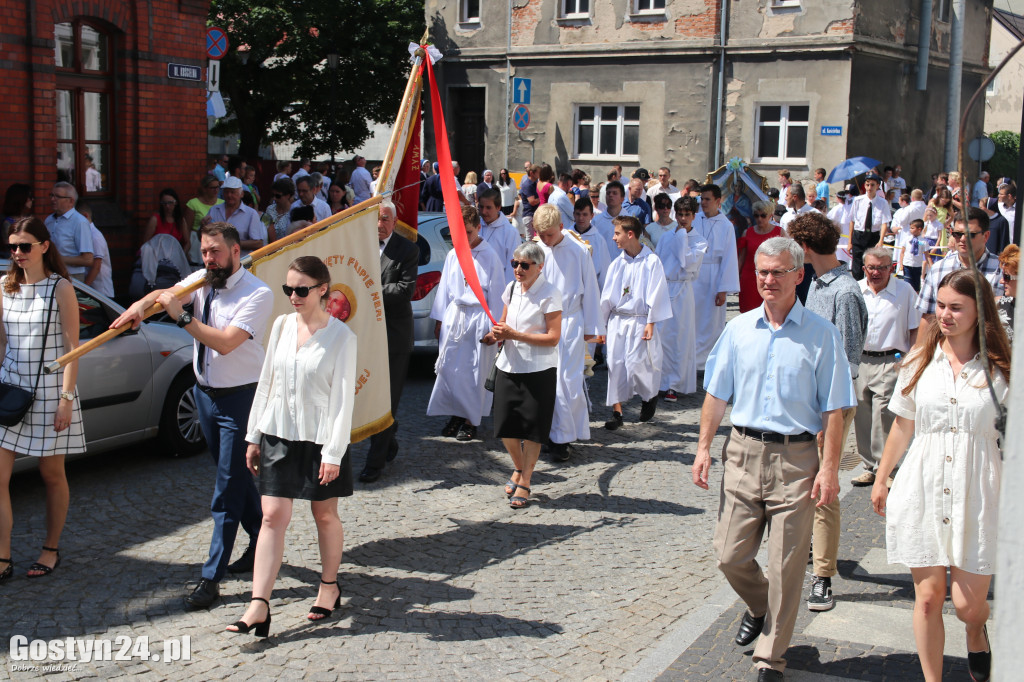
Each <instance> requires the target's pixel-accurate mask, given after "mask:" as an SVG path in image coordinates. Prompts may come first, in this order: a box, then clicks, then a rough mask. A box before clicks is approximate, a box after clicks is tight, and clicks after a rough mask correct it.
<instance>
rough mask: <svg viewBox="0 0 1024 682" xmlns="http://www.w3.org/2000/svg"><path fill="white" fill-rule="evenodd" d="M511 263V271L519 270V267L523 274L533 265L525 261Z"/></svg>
mask: <svg viewBox="0 0 1024 682" xmlns="http://www.w3.org/2000/svg"><path fill="white" fill-rule="evenodd" d="M511 263H512V269H513V270H515V269H516V268H520V267H521V268H522V269H523V271H524V272H525V271H526V270H529V269H530V266H531V265H533V263H531V262H530V261H527V260H512V261H511Z"/></svg>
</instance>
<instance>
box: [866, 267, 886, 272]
mask: <svg viewBox="0 0 1024 682" xmlns="http://www.w3.org/2000/svg"><path fill="white" fill-rule="evenodd" d="M864 269H865V270H867V271H868V272H886V271H887V270H892V266H891V265H865V266H864Z"/></svg>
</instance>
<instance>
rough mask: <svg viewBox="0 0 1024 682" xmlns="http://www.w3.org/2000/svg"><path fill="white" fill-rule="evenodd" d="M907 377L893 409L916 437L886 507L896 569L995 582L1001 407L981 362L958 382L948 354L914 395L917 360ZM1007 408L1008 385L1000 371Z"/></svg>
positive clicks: (998, 387) (999, 390) (938, 354)
mask: <svg viewBox="0 0 1024 682" xmlns="http://www.w3.org/2000/svg"><path fill="white" fill-rule="evenodd" d="M907 365H908V366H904V368H903V370H902V371H901V372H900V377H899V380H898V381H897V383H896V389H895V391H894V393H893V398H892V400H891V401H890V402H889V409H890V410H891V411H892V412H893V413H895V414H896V415H898V416H900V417H904V418H906V419H913V420H914V428H915V437H914V441H913V443H912V444H911V446H910V450H909V452H908V453H907V456H906V459H905V460H904V463H903V465H902V466H901V467H900V469H899V471H898V473H897V474H896V479H895V481H894V482H893V485H892V489H891V490H890V492H889V497H888V501H887V503H886V515H885V518H886V533H885V535H886V545H887V547H888V558H889V563H900V564H905V565H906V566H909V567H911V568H925V567H930V566H956V567H957V568H960V569H963V570H965V571H968V572H970V573H977V574H980V575H992V574H993V573H994V572H995V565H996V527H997V523H998V510H999V480H1000V477H1001V474H1002V459H1001V457H1000V452H999V442H998V432H997V431H996V427H995V420H996V416H997V412H998V410H997V406H996V405H995V404H994V403H993V401H992V396H991V394H990V393H989V390H988V388H987V386H986V383H985V375H984V372H983V364H982V361H981V358H980V356H977V355H976V356H975V357H974V358H973V359H972V360H971V361H970V362H968V363H967V364H965V365H964V366H963V369H962V370H961V371H960V373H959V374H958V375H954V374H953V370H952V367H951V366H950V364H949V359H948V358H947V357H946V355H945V353H943V352H942V350H941V347H939V348H936V349H935V355H934V357H933V358H932V361H931V362H930V363H929V364H928V366H927V367H926V368H925V370H924V373H923V374H922V375H921V379H920V380H919V381H918V382H917V384H916V385H915V386H914V388H913V390H911V391H910V393H908V394H907V395H903V389H904V388H905V387H906V385H907V384H908V383H909V381H910V378H911V377H912V376H913V368H914V365H913V360H912V359H911V360H910V362H908V363H907ZM993 385H994V387H995V392H996V395H997V396H998V398H999V401H1000V403H1005V401H1006V399H1007V396H1008V394H1009V385H1008V384H1007V382H1006V378H1005V377H1004V376H1003V374H1002V372H1000V371H999V370H998V369H996V370H994V371H993Z"/></svg>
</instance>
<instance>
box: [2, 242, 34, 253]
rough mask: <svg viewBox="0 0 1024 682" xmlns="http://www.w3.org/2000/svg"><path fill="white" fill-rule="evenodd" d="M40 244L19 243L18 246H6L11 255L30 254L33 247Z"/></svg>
mask: <svg viewBox="0 0 1024 682" xmlns="http://www.w3.org/2000/svg"><path fill="white" fill-rule="evenodd" d="M40 244H42V242H21V243H20V244H8V245H7V248H8V249H9V250H10V252H11V253H15V252H16V251H21V252H22V253H32V247H33V246H39V245H40Z"/></svg>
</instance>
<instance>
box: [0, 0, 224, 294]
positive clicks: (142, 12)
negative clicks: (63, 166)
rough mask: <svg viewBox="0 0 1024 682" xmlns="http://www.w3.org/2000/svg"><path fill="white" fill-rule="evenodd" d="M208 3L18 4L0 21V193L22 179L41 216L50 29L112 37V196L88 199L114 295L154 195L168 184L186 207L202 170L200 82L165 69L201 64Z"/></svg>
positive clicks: (78, 0)
mask: <svg viewBox="0 0 1024 682" xmlns="http://www.w3.org/2000/svg"><path fill="white" fill-rule="evenodd" d="M208 6H209V5H208V2H206V0H148V1H145V2H144V1H142V0H133V1H130V2H125V1H124V0H70V1H69V0H14V1H12V2H8V3H5V7H4V12H3V14H2V16H0V35H3V40H0V139H2V140H4V146H5V152H6V153H5V157H6V158H5V163H4V164H2V165H0V191H5V190H6V188H7V187H8V186H9V185H10V184H11V183H14V182H28V183H29V184H31V185H32V187H33V190H34V193H35V197H36V207H37V210H38V212H39V214H40V216H41V217H42V216H44V215H45V214H46V213H47V212H48V211H49V210H50V200H49V194H50V189H51V187H52V184H53V182H54V181H55V177H56V168H57V165H56V160H57V150H56V140H57V137H56V136H57V130H56V94H55V91H56V89H57V78H58V75H57V73H56V70H55V58H54V45H55V42H54V25H55V24H57V23H61V22H67V21H71V20H72V19H74V18H83V19H88V20H90V22H93V23H95V24H96V25H97V26H100V27H103V29H104V30H105V31H106V32H108V34H109V35H110V36H111V37H112V38H113V43H112V45H111V47H112V49H111V50H110V52H109V55H110V59H111V63H112V65H113V93H112V95H111V109H112V111H111V114H112V116H111V119H110V125H111V128H112V134H111V138H112V142H113V144H112V147H111V151H112V155H111V156H112V158H111V159H110V163H111V171H110V174H109V178H110V179H111V180H113V183H112V184H111V187H112V188H113V191H112V194H111V195H110V196H105V197H102V198H100V197H97V198H90V203H92V204H93V205H94V211H95V213H96V224H97V226H98V227H100V229H101V230H102V231H103V232H104V234H105V235H106V237H107V241H108V242H109V245H110V248H111V255H112V261H113V266H114V272H115V289H116V290H117V291H118V292H120V291H122V290H124V289H126V288H127V278H128V276H129V275H130V267H131V263H132V261H133V260H134V254H135V252H136V251H137V249H138V247H139V241H140V240H139V236H140V233H141V228H142V227H143V226H144V225H145V223H146V221H147V220H148V219H149V217H150V215H152V214H153V213H154V212H155V210H156V207H157V192H159V191H160V189H161V188H163V187H173V188H175V189H176V190H177V192H178V194H179V196H180V197H181V198H182V201H183V202H184V201H187V200H188V199H189V198H191V197H192V196H194V195H195V192H196V187H197V183H198V180H199V177H200V176H201V175H202V174H203V173H204V172H205V171H206V154H205V152H206V99H205V83H194V82H191V81H182V80H170V79H168V78H167V64H168V62H175V63H179V64H189V65H194V66H201V67H205V64H206V54H205V47H206V39H205V31H206V10H207V8H208ZM203 73H204V75H205V69H204V71H203ZM83 189H84V188H83V187H79V191H80V192H81V191H82V190H83Z"/></svg>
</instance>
